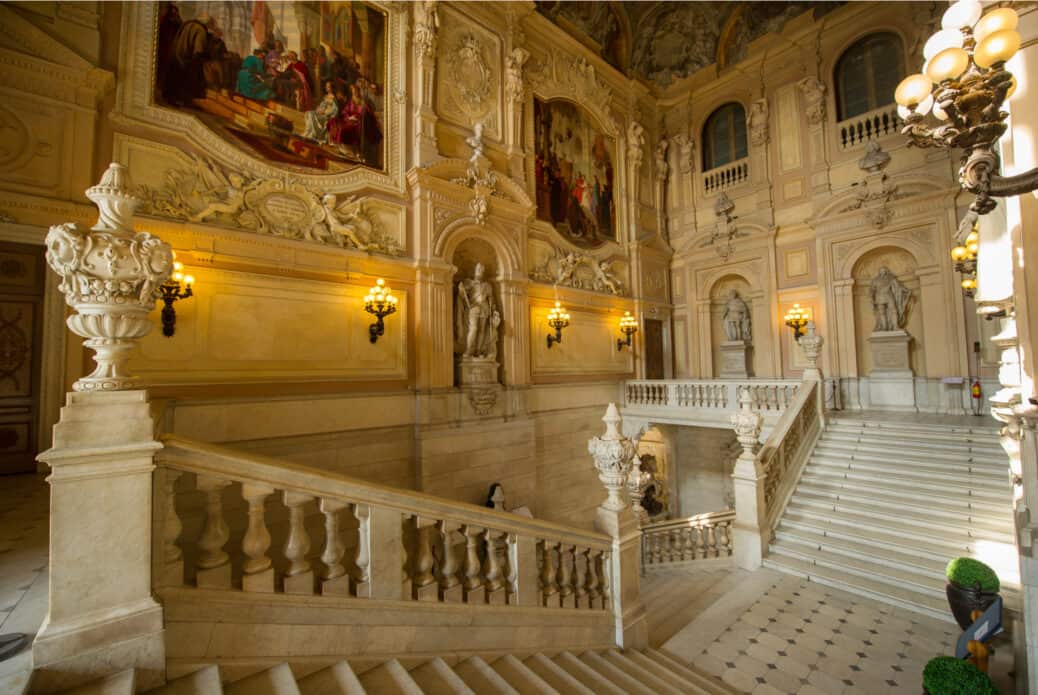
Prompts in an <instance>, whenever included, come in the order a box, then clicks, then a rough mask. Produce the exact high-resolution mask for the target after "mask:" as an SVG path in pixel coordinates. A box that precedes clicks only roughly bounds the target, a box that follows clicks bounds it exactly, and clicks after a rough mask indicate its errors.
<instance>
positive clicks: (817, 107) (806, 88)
mask: <svg viewBox="0 0 1038 695" xmlns="http://www.w3.org/2000/svg"><path fill="white" fill-rule="evenodd" d="M797 89H799V90H800V93H801V94H803V95H804V106H805V109H804V113H805V114H806V115H807V122H808V123H810V124H811V125H818V124H820V123H821V122H822V121H824V120H825V90H826V87H825V83H824V82H822V81H821V80H820V79H818V78H817V77H812V76H810V75H808V76H807V77H805V78H803V79H802V80H800V81H799V82H797Z"/></svg>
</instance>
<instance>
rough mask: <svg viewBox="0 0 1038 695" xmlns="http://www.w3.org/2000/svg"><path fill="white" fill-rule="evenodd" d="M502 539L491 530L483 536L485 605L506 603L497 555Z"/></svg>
mask: <svg viewBox="0 0 1038 695" xmlns="http://www.w3.org/2000/svg"><path fill="white" fill-rule="evenodd" d="M502 537H503V536H502V534H501V533H500V532H498V531H494V530H492V529H487V530H486V533H485V534H484V538H485V539H486V557H485V559H484V560H483V576H484V578H485V580H486V581H485V584H484V586H485V587H486V591H487V603H490V604H495V605H504V604H505V603H507V602H508V601H507V598H508V592H507V591H506V588H505V575H504V569H503V568H502V566H501V558H500V556H499V555H498V551H499V541H500V540H501V539H502Z"/></svg>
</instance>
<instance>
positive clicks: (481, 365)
mask: <svg viewBox="0 0 1038 695" xmlns="http://www.w3.org/2000/svg"><path fill="white" fill-rule="evenodd" d="M455 366H456V368H457V375H458V386H460V387H461V390H462V391H464V392H465V395H466V396H467V400H468V402H469V406H470V407H471V408H472V412H473V413H475V414H476V415H492V414H493V413H494V409H495V408H496V406H497V400H498V399H497V397H498V394H499V393H500V392H501V385H500V384H499V383H498V381H497V372H498V367H499V366H500V365H499V364H498V362H497V361H496V360H493V359H490V358H488V357H458V358H456V362H455Z"/></svg>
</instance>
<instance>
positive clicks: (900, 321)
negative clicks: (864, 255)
mask: <svg viewBox="0 0 1038 695" xmlns="http://www.w3.org/2000/svg"><path fill="white" fill-rule="evenodd" d="M869 296H870V297H871V299H872V310H873V312H875V314H876V325H875V328H874V329H873V330H875V331H877V332H879V331H896V330H899V329H900V328H901V327H902V326H903V325H904V323H905V314H906V312H907V310H908V302H909V300H910V299H911V297H912V290H910V289H908V288H907V287H905V286H904V285H902V284H901V283H900V282H899V281H898V279H897V277H895V275H894V274H893V273H892V272H890V269H889V268H887V267H886V266H883V267H882V268H880V269H879V272H878V273H877V274H876V277H875V278H873V279H872V282H871V283H870V285H869Z"/></svg>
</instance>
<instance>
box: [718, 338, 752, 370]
mask: <svg viewBox="0 0 1038 695" xmlns="http://www.w3.org/2000/svg"><path fill="white" fill-rule="evenodd" d="M750 349H751V345H750V344H749V343H748V342H746V341H745V340H726V341H724V342H723V343H721V378H722V379H745V378H747V377H750V376H753V374H752V372H753V363H752V362H751V361H750Z"/></svg>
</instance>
